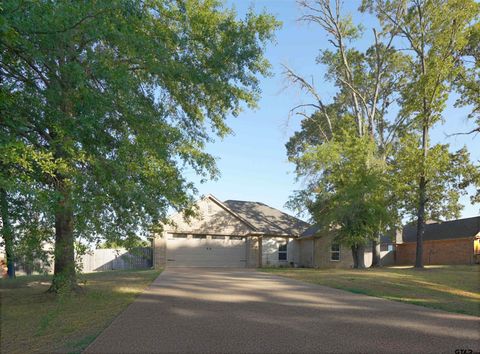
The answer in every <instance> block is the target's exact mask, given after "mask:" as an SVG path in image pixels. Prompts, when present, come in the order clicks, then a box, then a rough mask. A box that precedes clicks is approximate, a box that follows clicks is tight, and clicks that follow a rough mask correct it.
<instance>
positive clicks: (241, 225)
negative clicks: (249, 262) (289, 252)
mask: <svg viewBox="0 0 480 354" xmlns="http://www.w3.org/2000/svg"><path fill="white" fill-rule="evenodd" d="M197 207H198V216H197V217H195V218H192V219H191V220H185V219H184V217H183V214H182V213H177V214H175V215H173V216H172V217H170V221H172V222H173V223H174V226H173V227H170V228H166V231H167V232H176V233H203V234H231V235H233V234H237V235H247V234H252V233H259V234H266V235H291V236H298V235H300V234H301V233H302V232H303V231H304V230H305V229H306V228H308V227H309V226H310V225H309V224H308V223H306V222H304V221H302V220H300V219H297V218H295V217H293V216H291V215H288V214H286V213H284V212H282V211H280V210H278V209H275V208H272V207H270V206H268V205H266V204H263V203H258V202H247V201H241V200H227V201H225V202H221V201H220V200H218V199H217V198H216V197H214V196H213V195H207V196H206V197H205V198H203V199H201V200H199V201H198V202H197Z"/></svg>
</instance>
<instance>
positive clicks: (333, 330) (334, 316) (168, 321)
mask: <svg viewBox="0 0 480 354" xmlns="http://www.w3.org/2000/svg"><path fill="white" fill-rule="evenodd" d="M479 343H480V321H479V318H477V317H471V316H465V315H459V314H453V313H447V312H443V311H437V310H431V309H426V308H423V307H420V306H414V305H408V304H402V303H399V302H392V301H387V300H382V299H377V298H373V297H367V296H363V295H357V294H352V293H348V292H345V291H341V290H336V289H330V288H327V287H322V286H317V285H310V284H305V283H302V282H299V281H296V280H291V279H285V278H281V277H277V276H274V275H270V274H265V273H261V272H256V271H254V270H246V269H241V270H232V269H198V268H189V269H186V268H183V269H181V268H170V269H168V270H166V271H164V272H163V273H162V274H161V275H160V276H159V277H158V278H157V279H156V280H155V282H154V283H153V284H152V285H151V286H150V288H148V289H147V290H146V291H145V292H144V293H143V294H142V295H141V296H139V297H138V298H137V300H136V301H135V302H134V303H133V304H131V305H130V306H129V307H128V308H127V309H126V310H125V311H124V312H123V313H122V314H121V315H120V316H119V317H117V318H116V319H115V321H114V322H113V323H112V324H111V325H110V326H109V327H108V328H107V329H106V330H105V331H103V333H102V334H101V335H100V336H99V337H98V338H97V339H96V340H95V342H93V343H92V344H91V345H90V346H89V347H88V348H87V350H86V352H88V353H146V352H182V353H185V352H197V353H232V352H237V353H240V352H241V353H253V352H255V353H278V352H290V353H300V352H315V353H320V352H337V353H349V352H350V353H366V352H368V353H372V352H381V353H387V352H397V353H452V354H453V353H455V350H456V349H472V350H473V352H474V353H475V352H476V351H477V352H478V350H479V349H480V345H479Z"/></svg>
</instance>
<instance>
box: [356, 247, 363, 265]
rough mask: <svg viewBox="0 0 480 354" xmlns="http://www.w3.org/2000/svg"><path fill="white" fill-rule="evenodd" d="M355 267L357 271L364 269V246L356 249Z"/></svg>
mask: <svg viewBox="0 0 480 354" xmlns="http://www.w3.org/2000/svg"><path fill="white" fill-rule="evenodd" d="M357 265H358V268H359V269H364V268H365V247H364V246H358V247H357Z"/></svg>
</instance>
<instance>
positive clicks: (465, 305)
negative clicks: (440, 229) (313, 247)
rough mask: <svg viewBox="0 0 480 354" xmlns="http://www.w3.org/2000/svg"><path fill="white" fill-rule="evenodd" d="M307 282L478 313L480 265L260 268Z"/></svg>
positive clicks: (479, 313)
mask: <svg viewBox="0 0 480 354" xmlns="http://www.w3.org/2000/svg"><path fill="white" fill-rule="evenodd" d="M262 271H265V272H269V273H272V274H276V275H281V276H285V277H288V278H293V279H297V280H301V281H304V282H308V283H314V284H319V285H324V286H328V287H331V288H337V289H342V290H347V291H350V292H352V293H358V294H365V295H369V296H375V297H381V298H384V299H388V300H394V301H401V302H407V303H410V304H415V305H421V306H425V307H431V308H436V309H441V310H445V311H449V312H457V313H463V314H469V315H474V316H480V266H478V265H474V266H427V267H426V268H425V269H424V270H416V269H413V268H411V267H388V268H379V269H360V270H359V269H298V268H297V269H294V268H263V269H262Z"/></svg>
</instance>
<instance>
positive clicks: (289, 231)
mask: <svg viewBox="0 0 480 354" xmlns="http://www.w3.org/2000/svg"><path fill="white" fill-rule="evenodd" d="M196 212H197V215H196V216H195V217H191V218H187V219H186V218H185V217H184V215H183V214H182V213H177V214H175V215H172V216H171V217H170V219H169V222H168V223H167V224H165V225H162V228H163V232H162V233H161V234H158V235H155V237H154V239H153V247H154V254H153V258H154V264H155V267H234V268H245V267H259V266H262V264H265V265H279V266H287V265H291V264H294V263H295V257H296V247H295V242H294V241H295V239H296V238H297V237H298V235H300V234H301V233H302V232H303V231H304V230H305V229H306V228H307V227H308V226H309V225H308V224H307V223H305V222H303V221H302V220H299V219H297V218H295V217H293V216H290V215H288V214H285V213H284V212H282V211H280V210H278V209H275V208H272V207H270V206H268V205H265V204H263V203H258V202H249V201H241V200H227V201H224V202H221V201H219V200H218V199H217V198H215V197H214V196H212V195H208V196H206V197H205V198H203V199H201V200H199V201H198V202H197V204H196Z"/></svg>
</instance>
